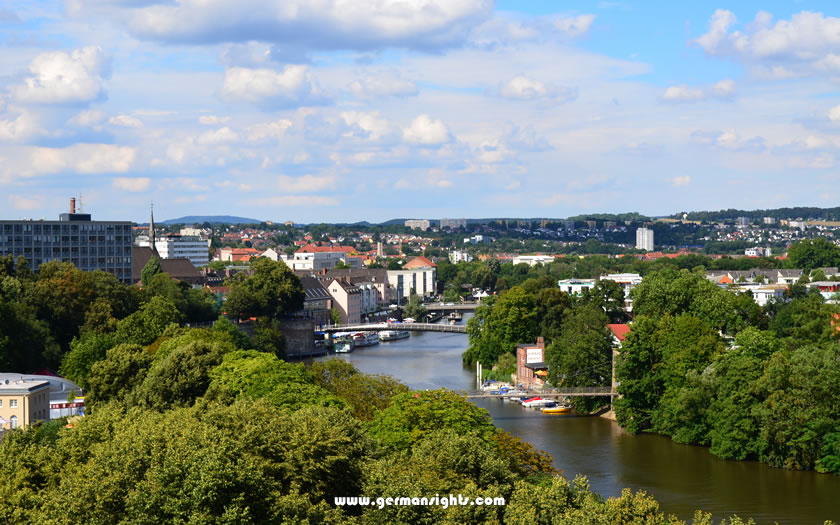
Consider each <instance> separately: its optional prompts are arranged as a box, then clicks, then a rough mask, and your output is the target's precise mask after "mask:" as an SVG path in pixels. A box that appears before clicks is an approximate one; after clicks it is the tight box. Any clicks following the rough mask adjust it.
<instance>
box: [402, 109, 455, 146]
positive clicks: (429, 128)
mask: <svg viewBox="0 0 840 525" xmlns="http://www.w3.org/2000/svg"><path fill="white" fill-rule="evenodd" d="M402 133H403V139H404V140H405V141H406V142H410V143H412V144H423V145H436V144H443V143H445V142H449V140H450V136H449V129H447V127H446V124H444V123H443V121H442V120H433V119H432V118H431V117H430V116H429V115H425V114H424V115H419V116H418V117H417V118H415V119H414V120H413V121H412V122H411V125H410V126H409V127H407V128H403V130H402Z"/></svg>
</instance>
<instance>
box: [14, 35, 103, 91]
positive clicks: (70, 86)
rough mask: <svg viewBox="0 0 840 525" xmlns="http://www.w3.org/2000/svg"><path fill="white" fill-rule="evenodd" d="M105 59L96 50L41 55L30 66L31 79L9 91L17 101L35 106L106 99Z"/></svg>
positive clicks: (101, 53) (85, 49)
mask: <svg viewBox="0 0 840 525" xmlns="http://www.w3.org/2000/svg"><path fill="white" fill-rule="evenodd" d="M108 66H109V64H108V59H107V58H106V57H105V54H104V53H103V52H102V50H101V49H100V48H98V47H85V48H83V49H77V50H75V51H72V52H71V53H67V52H64V51H54V52H50V53H42V54H40V55H38V56H37V57H35V59H34V60H32V63H31V64H30V65H29V72H30V76H29V77H27V78H25V79H24V81H23V84H21V85H19V86H15V87H13V88H12V94H13V96H14V97H15V99H17V100H18V101H20V102H26V103H34V104H86V103H89V102H93V101H95V100H101V99H103V98H105V91H104V88H103V82H104V79H105V78H107V77H108V74H109V71H108V69H109V68H108Z"/></svg>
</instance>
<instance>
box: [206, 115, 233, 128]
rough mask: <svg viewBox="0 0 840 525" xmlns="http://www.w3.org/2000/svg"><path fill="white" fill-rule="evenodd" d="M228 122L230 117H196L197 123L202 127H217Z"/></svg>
mask: <svg viewBox="0 0 840 525" xmlns="http://www.w3.org/2000/svg"><path fill="white" fill-rule="evenodd" d="M228 121H230V117H217V116H215V115H202V116H200V117H198V123H199V124H202V125H204V126H218V125H219V124H224V123H225V122H228Z"/></svg>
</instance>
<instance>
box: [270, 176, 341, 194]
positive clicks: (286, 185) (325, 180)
mask: <svg viewBox="0 0 840 525" xmlns="http://www.w3.org/2000/svg"><path fill="white" fill-rule="evenodd" d="M275 180H276V182H277V187H278V188H279V189H280V190H281V191H283V192H290V193H311V192H313V191H323V190H334V189H336V178H335V176H333V175H327V176H324V177H316V176H315V175H303V176H301V177H289V176H287V175H277V176H276V177H275Z"/></svg>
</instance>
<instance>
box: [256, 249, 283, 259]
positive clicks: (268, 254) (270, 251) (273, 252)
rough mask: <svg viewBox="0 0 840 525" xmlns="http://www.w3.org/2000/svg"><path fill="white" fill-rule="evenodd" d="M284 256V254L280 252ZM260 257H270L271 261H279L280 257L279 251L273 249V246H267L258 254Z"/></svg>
mask: <svg viewBox="0 0 840 525" xmlns="http://www.w3.org/2000/svg"><path fill="white" fill-rule="evenodd" d="M282 255H283V256H284V258H285V255H286V254H282ZM260 257H265V258H266V259H271V260H272V261H279V260H280V257H281V253H280V252H278V251H277V250H275V249H274V248H269V249H267V250H266V251H264V252H262V253H261V254H260Z"/></svg>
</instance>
